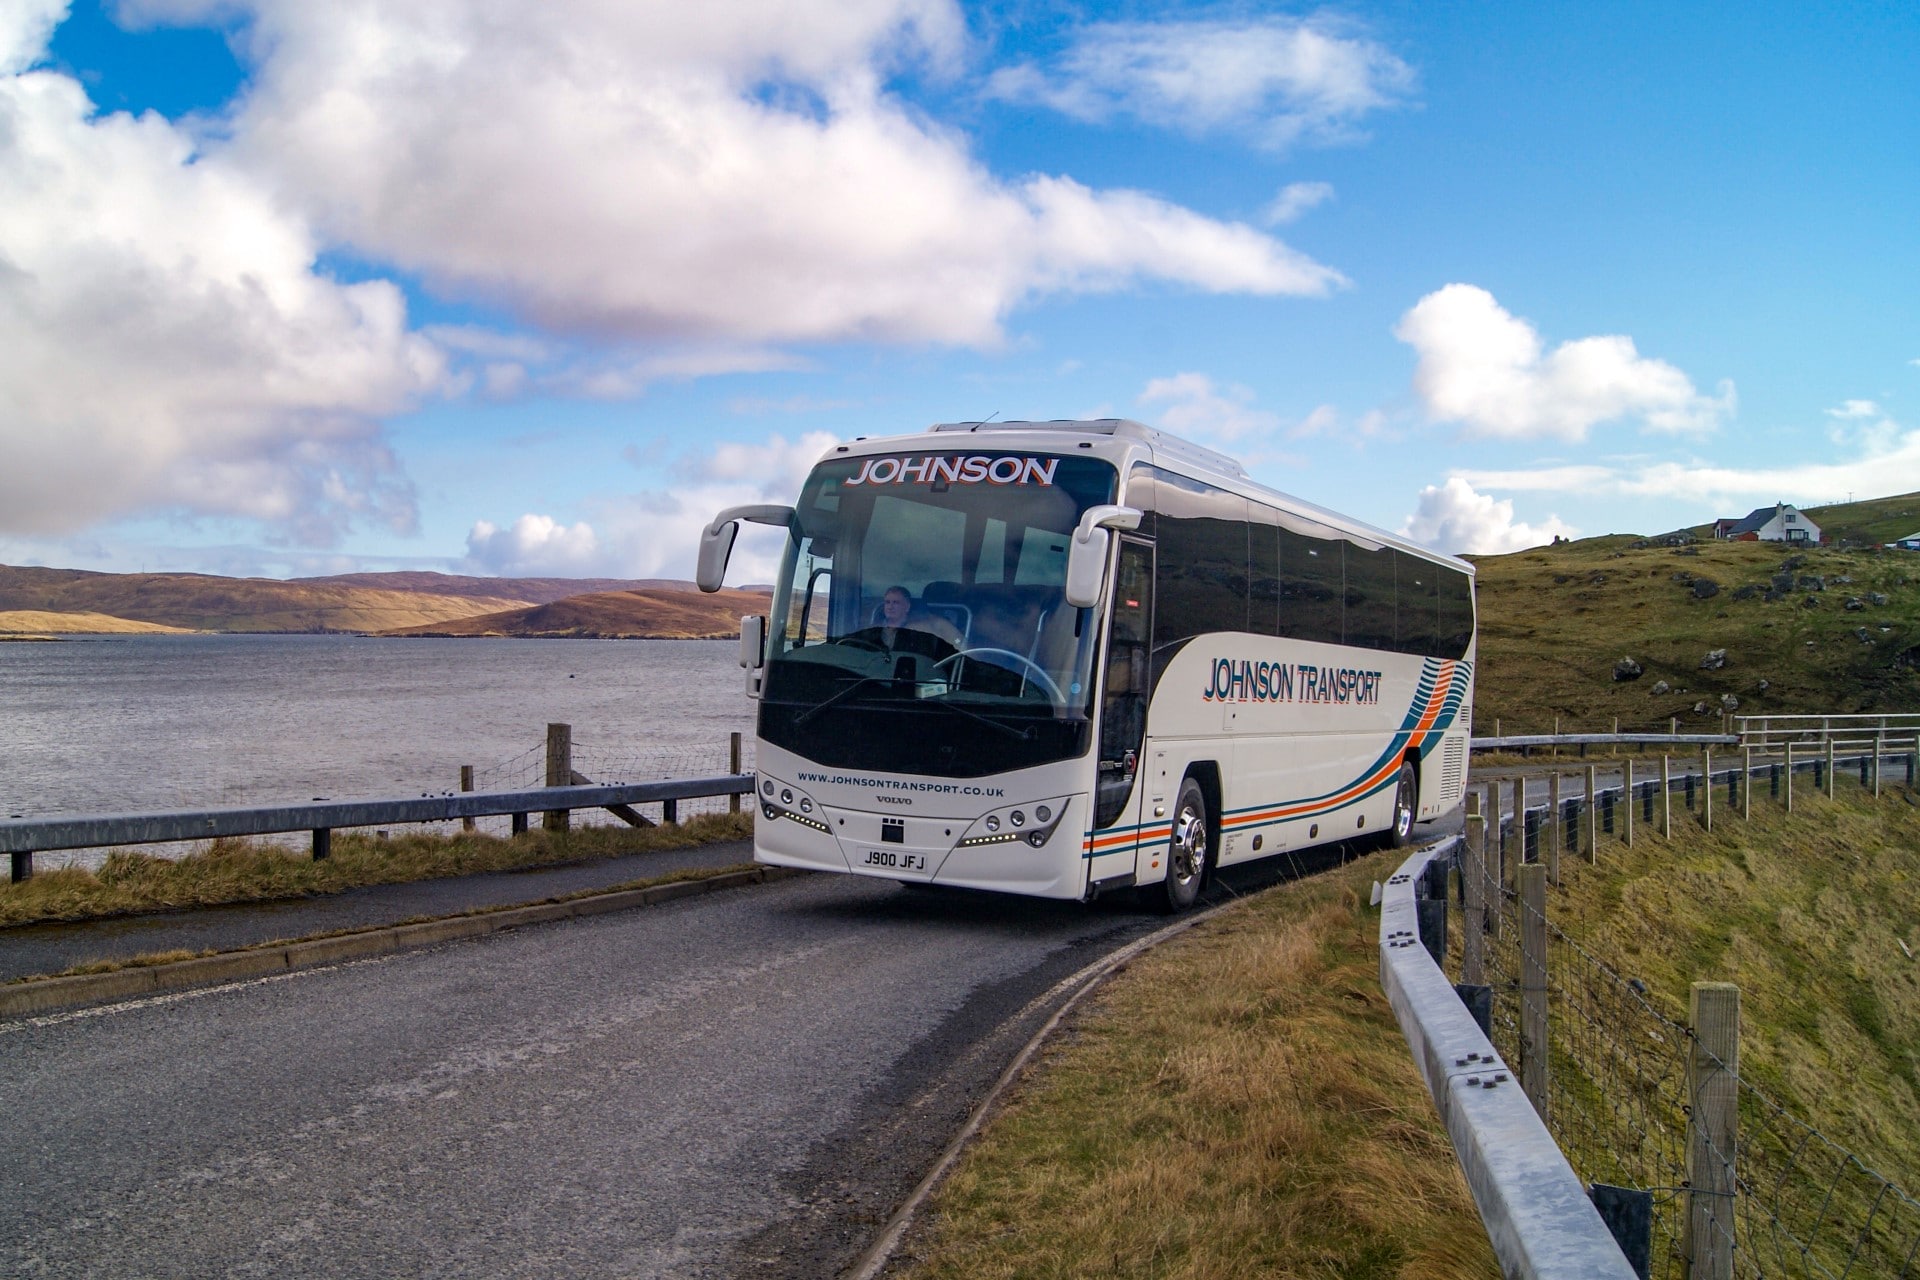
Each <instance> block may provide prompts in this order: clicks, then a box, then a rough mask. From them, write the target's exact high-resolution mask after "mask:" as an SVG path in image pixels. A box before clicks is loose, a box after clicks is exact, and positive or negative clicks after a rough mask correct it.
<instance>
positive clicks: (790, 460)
mask: <svg viewBox="0 0 1920 1280" xmlns="http://www.w3.org/2000/svg"><path fill="white" fill-rule="evenodd" d="M839 443H840V437H839V436H836V435H834V434H833V433H832V432H831V431H809V432H808V433H807V434H806V435H803V436H801V437H800V438H799V439H798V440H794V441H789V440H788V439H787V438H786V437H785V436H782V435H775V436H772V437H770V438H768V439H766V440H762V441H757V442H755V443H751V444H742V443H739V442H733V441H730V442H728V443H725V444H720V445H716V446H714V447H713V449H711V450H710V451H709V452H708V453H706V454H705V455H704V456H702V457H701V458H700V459H699V460H698V461H697V463H696V464H695V467H694V471H695V474H696V475H697V476H699V477H700V478H702V479H704V480H712V481H718V482H721V483H723V484H733V483H745V484H750V485H755V486H757V487H758V491H759V492H760V494H762V495H763V496H765V497H769V498H778V499H779V500H780V501H782V502H791V501H792V500H793V496H794V495H795V494H797V493H799V492H800V486H801V485H802V484H803V483H805V481H806V478H807V473H808V472H810V471H812V470H813V464H814V463H816V462H818V461H819V460H820V457H821V455H822V454H824V453H826V451H827V450H829V449H831V448H833V446H834V445H836V444H839Z"/></svg>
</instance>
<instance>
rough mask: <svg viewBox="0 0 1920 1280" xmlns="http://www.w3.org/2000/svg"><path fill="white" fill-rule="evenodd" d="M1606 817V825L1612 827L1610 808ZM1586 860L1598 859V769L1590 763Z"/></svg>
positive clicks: (1595, 860)
mask: <svg viewBox="0 0 1920 1280" xmlns="http://www.w3.org/2000/svg"><path fill="white" fill-rule="evenodd" d="M1607 817H1608V819H1609V822H1608V823H1607V825H1608V827H1612V825H1613V823H1612V822H1611V819H1612V817H1613V811H1612V810H1611V808H1609V810H1608V811H1607ZM1587 861H1588V862H1589V863H1594V862H1598V861H1600V771H1599V770H1598V769H1596V768H1595V767H1594V766H1592V765H1588V766H1587Z"/></svg>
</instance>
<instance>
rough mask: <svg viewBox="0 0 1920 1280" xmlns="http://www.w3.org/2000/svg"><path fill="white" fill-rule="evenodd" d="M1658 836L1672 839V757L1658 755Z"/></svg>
mask: <svg viewBox="0 0 1920 1280" xmlns="http://www.w3.org/2000/svg"><path fill="white" fill-rule="evenodd" d="M1660 836H1661V838H1662V839H1665V840H1671V839H1673V757H1672V756H1661V757H1660Z"/></svg>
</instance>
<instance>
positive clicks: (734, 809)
mask: <svg viewBox="0 0 1920 1280" xmlns="http://www.w3.org/2000/svg"><path fill="white" fill-rule="evenodd" d="M727 772H728V773H731V774H734V775H736V776H737V775H738V774H739V772H740V731H739V730H738V729H735V730H734V731H733V732H732V733H731V734H729V735H727ZM727 812H728V813H738V812H740V793H739V792H738V791H736V792H734V793H733V794H732V795H730V796H728V797H727Z"/></svg>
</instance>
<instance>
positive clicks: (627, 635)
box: [383, 586, 768, 640]
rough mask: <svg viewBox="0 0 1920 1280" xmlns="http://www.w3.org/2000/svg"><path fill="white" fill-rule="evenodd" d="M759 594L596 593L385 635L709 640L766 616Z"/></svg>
mask: <svg viewBox="0 0 1920 1280" xmlns="http://www.w3.org/2000/svg"><path fill="white" fill-rule="evenodd" d="M767 604H768V598H767V596H765V595H764V594H762V593H760V592H757V591H717V592H714V593H713V594H711V595H707V594H703V593H701V592H699V591H688V590H685V589H684V588H683V587H680V586H675V587H667V588H650V589H647V590H642V591H597V592H593V593H591V594H588V595H579V596H569V597H568V598H566V599H564V600H556V601H554V602H552V603H550V604H542V605H535V606H533V607H532V608H528V609H513V610H507V611H505V612H501V613H489V614H483V615H480V616H478V617H471V618H461V619H457V620H454V621H450V622H441V623H430V624H427V625H424V626H417V627H406V628H402V629H399V630H394V631H388V632H384V633H383V634H386V635H400V636H525V637H534V638H556V639H557V638H571V639H589V640H611V639H648V640H710V639H724V638H726V637H729V636H736V635H738V634H739V633H740V617H741V615H742V614H748V613H765V612H766V611H767Z"/></svg>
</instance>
